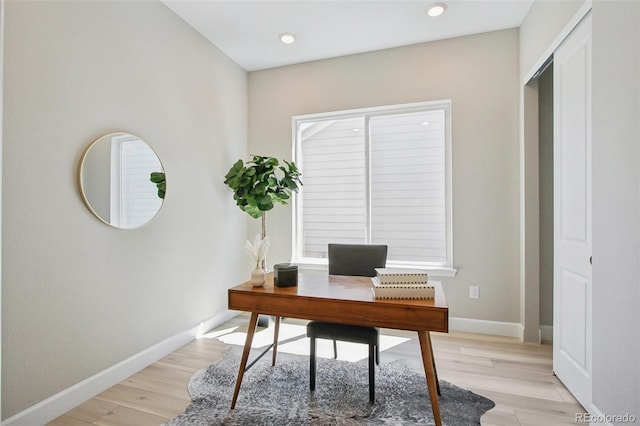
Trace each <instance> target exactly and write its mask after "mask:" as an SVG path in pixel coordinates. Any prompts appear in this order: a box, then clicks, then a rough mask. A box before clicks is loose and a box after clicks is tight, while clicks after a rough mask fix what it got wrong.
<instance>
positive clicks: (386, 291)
mask: <svg viewBox="0 0 640 426" xmlns="http://www.w3.org/2000/svg"><path fill="white" fill-rule="evenodd" d="M371 285H372V290H373V295H374V296H375V297H376V298H377V299H433V298H435V296H436V289H435V287H433V286H431V285H429V284H381V283H380V280H379V279H378V277H373V278H371Z"/></svg>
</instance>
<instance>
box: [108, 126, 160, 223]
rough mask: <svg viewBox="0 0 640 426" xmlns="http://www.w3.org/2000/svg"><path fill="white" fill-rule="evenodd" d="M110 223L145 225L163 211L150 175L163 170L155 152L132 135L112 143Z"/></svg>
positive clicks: (118, 137) (113, 140)
mask: <svg viewBox="0 0 640 426" xmlns="http://www.w3.org/2000/svg"><path fill="white" fill-rule="evenodd" d="M111 167H112V171H111V176H112V180H111V221H112V223H113V224H114V225H116V226H120V227H124V228H135V227H138V226H140V225H143V224H145V223H146V222H147V221H148V220H149V218H150V217H153V216H155V214H156V213H157V212H158V210H159V209H160V206H161V204H162V199H161V198H159V197H158V195H157V189H156V186H155V184H154V183H153V182H151V180H150V177H151V172H158V171H161V170H162V165H161V164H160V160H159V159H158V157H157V156H156V154H155V153H154V152H153V150H152V149H151V148H150V147H149V146H148V145H147V144H146V143H144V142H142V141H141V140H140V139H138V138H136V137H133V136H116V137H114V138H113V139H112V142H111Z"/></svg>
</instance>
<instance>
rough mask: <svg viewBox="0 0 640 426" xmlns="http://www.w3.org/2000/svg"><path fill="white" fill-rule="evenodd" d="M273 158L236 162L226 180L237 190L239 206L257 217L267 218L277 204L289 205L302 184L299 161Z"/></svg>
mask: <svg viewBox="0 0 640 426" xmlns="http://www.w3.org/2000/svg"><path fill="white" fill-rule="evenodd" d="M283 162H284V165H281V164H280V162H279V161H278V160H277V159H276V158H273V157H263V156H261V155H253V158H252V159H251V160H250V161H247V162H246V163H245V162H244V161H242V160H238V161H236V162H235V163H234V164H233V166H231V169H229V171H228V172H227V174H226V175H225V177H224V179H225V180H224V183H225V184H227V186H229V188H231V189H232V190H233V199H234V200H235V201H236V204H237V205H238V207H239V208H240V209H241V210H242V211H244V212H246V213H247V214H249V215H250V216H251V217H253V218H256V219H258V218H260V217H261V216H262V218H263V237H264V213H265V212H267V211H269V210H271V209H272V208H273V207H274V206H275V204H287V202H288V201H289V199H290V198H291V193H292V192H298V189H299V188H300V186H301V185H302V181H301V180H300V176H301V173H300V171H299V170H298V168H297V167H296V165H295V163H294V162H293V161H292V162H288V161H286V160H283Z"/></svg>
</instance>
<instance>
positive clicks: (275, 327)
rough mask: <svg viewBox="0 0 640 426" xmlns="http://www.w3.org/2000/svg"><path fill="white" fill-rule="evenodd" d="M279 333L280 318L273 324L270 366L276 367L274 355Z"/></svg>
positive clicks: (276, 349) (276, 352) (276, 351)
mask: <svg viewBox="0 0 640 426" xmlns="http://www.w3.org/2000/svg"><path fill="white" fill-rule="evenodd" d="M279 333H280V317H276V321H275V323H274V324H273V359H272V360H271V366H272V367H273V366H274V365H276V355H277V354H278V334H279Z"/></svg>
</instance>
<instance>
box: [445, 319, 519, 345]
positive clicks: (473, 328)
mask: <svg viewBox="0 0 640 426" xmlns="http://www.w3.org/2000/svg"><path fill="white" fill-rule="evenodd" d="M449 330H451V331H463V332H465V333H478V334H492V335H494V336H505V337H517V338H519V339H520V340H522V325H521V324H520V323H517V322H502V321H487V320H478V319H469V318H449Z"/></svg>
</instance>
